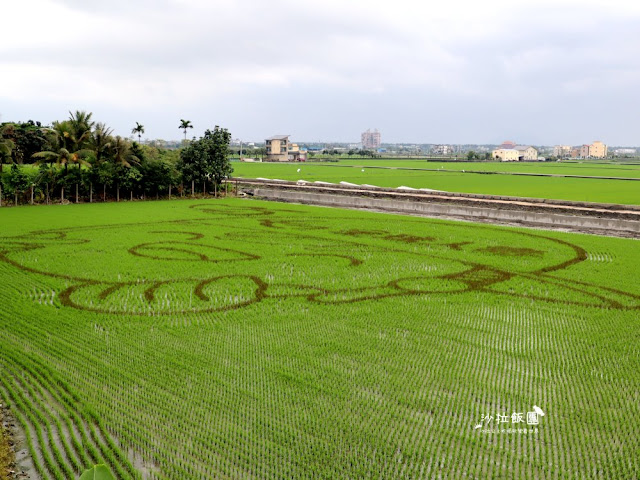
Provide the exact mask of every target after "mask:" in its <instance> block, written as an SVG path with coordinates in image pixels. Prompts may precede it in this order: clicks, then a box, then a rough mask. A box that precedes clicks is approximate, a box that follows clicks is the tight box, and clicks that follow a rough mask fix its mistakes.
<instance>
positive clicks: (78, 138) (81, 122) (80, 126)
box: [67, 110, 95, 149]
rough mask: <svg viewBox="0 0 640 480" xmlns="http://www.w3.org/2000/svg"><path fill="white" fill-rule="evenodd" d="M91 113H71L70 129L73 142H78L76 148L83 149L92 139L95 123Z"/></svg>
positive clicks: (78, 111) (77, 111)
mask: <svg viewBox="0 0 640 480" xmlns="http://www.w3.org/2000/svg"><path fill="white" fill-rule="evenodd" d="M92 115H93V114H92V113H91V112H89V113H87V112H84V111H80V110H76V112H75V113H71V112H69V120H67V121H68V122H69V127H70V131H71V134H72V136H73V140H74V141H75V142H76V148H77V149H80V148H82V147H83V146H84V145H85V144H86V143H87V142H88V141H89V140H90V137H91V131H92V129H93V127H94V125H95V122H93V121H92V120H91V116H92Z"/></svg>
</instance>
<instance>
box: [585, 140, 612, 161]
mask: <svg viewBox="0 0 640 480" xmlns="http://www.w3.org/2000/svg"><path fill="white" fill-rule="evenodd" d="M607 153H608V152H607V146H606V145H605V144H604V143H602V142H600V141H599V140H596V141H595V142H593V143H592V144H591V145H589V156H590V157H591V158H605V157H606V156H607Z"/></svg>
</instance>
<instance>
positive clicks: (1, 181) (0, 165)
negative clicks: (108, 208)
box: [0, 111, 232, 205]
mask: <svg viewBox="0 0 640 480" xmlns="http://www.w3.org/2000/svg"><path fill="white" fill-rule="evenodd" d="M92 116H93V115H92V113H88V112H84V111H76V112H69V118H68V119H66V120H64V121H55V122H53V123H52V125H51V126H43V125H42V124H41V123H40V122H33V121H31V120H29V121H28V122H24V123H3V124H1V125H0V205H2V204H3V203H5V202H7V199H10V201H11V202H12V203H14V204H16V205H17V204H20V203H53V202H67V201H74V202H81V201H89V202H94V201H108V200H115V201H120V199H121V198H124V197H127V198H129V199H131V200H133V199H134V198H138V199H145V198H149V197H155V198H159V197H161V196H162V197H166V196H169V197H171V196H172V195H181V196H184V195H195V194H207V193H214V194H217V192H219V191H220V188H221V185H222V182H223V180H224V179H225V178H228V177H229V176H230V175H231V172H232V168H231V165H230V163H229V158H228V153H229V143H230V141H231V134H230V133H229V132H228V131H227V130H226V129H224V128H221V127H219V126H215V127H214V129H213V130H207V131H206V132H205V134H204V136H202V137H200V138H199V139H195V138H194V139H193V141H191V142H188V143H187V142H186V141H185V145H186V146H185V147H184V148H182V149H180V150H178V151H177V150H165V149H160V148H156V147H152V146H148V145H142V144H141V143H140V138H141V135H142V134H143V133H144V126H143V125H142V124H140V123H138V122H136V125H135V127H134V128H133V129H132V134H134V135H137V136H138V142H135V141H131V140H129V139H127V138H123V137H121V136H119V135H114V134H113V130H112V129H110V128H109V127H107V126H106V125H105V124H104V123H101V122H95V121H93V119H92ZM178 128H180V129H181V130H183V131H184V133H185V140H186V132H187V129H189V128H193V125H192V124H191V122H190V121H188V120H182V119H181V120H180V125H179V127H178ZM27 164H30V165H31V166H29V167H25V166H24V165H27ZM5 166H9V168H6V167H5ZM3 200H4V201H5V202H3Z"/></svg>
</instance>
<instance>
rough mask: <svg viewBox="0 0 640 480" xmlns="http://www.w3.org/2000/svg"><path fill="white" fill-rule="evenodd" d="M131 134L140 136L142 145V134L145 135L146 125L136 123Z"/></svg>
mask: <svg viewBox="0 0 640 480" xmlns="http://www.w3.org/2000/svg"><path fill="white" fill-rule="evenodd" d="M131 133H133V134H134V135H138V143H140V139H141V138H142V134H143V133H144V125H142V124H140V123H138V122H136V126H135V127H133V128H132V129H131Z"/></svg>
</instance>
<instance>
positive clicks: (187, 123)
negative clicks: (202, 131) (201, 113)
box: [178, 119, 193, 141]
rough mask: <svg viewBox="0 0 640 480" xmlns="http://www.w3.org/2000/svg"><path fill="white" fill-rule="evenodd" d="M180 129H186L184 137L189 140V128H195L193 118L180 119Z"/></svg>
mask: <svg viewBox="0 0 640 480" xmlns="http://www.w3.org/2000/svg"><path fill="white" fill-rule="evenodd" d="M178 128H179V129H180V130H184V139H185V141H186V140H187V128H193V124H192V123H191V120H183V119H180V126H179V127H178Z"/></svg>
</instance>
